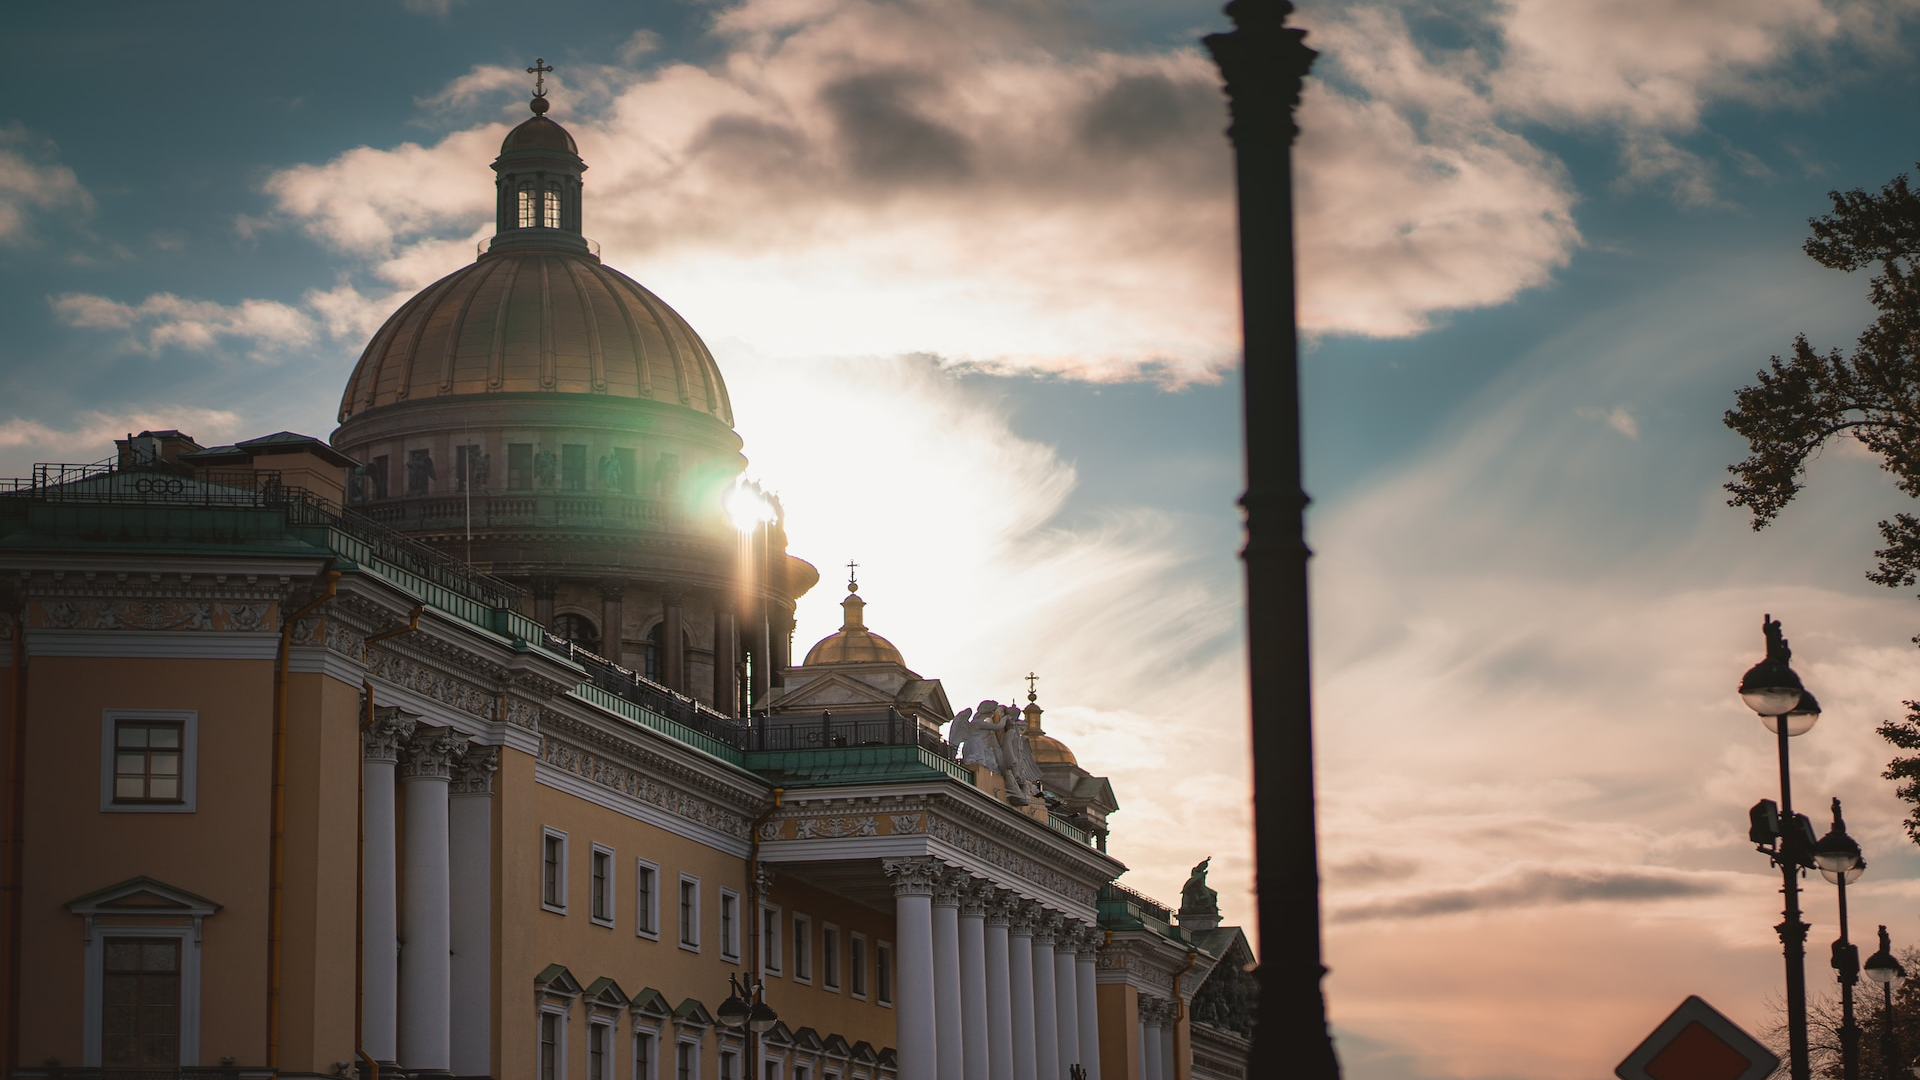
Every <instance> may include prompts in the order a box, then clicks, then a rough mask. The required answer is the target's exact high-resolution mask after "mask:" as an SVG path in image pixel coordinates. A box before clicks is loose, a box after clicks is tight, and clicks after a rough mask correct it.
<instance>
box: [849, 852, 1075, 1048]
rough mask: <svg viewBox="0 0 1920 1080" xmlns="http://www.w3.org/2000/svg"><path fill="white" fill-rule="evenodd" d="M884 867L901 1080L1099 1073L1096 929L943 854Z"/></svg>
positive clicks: (884, 863) (890, 862)
mask: <svg viewBox="0 0 1920 1080" xmlns="http://www.w3.org/2000/svg"><path fill="white" fill-rule="evenodd" d="M881 865H882V867H883V868H884V869H885V871H886V873H887V876H888V877H889V878H891V879H892V880H893V886H894V919H895V928H894V937H895V939H896V941H895V945H894V949H895V952H894V965H895V969H896V970H895V977H894V1011H895V1016H896V1023H897V1024H898V1036H897V1041H898V1044H899V1053H900V1076H901V1077H902V1080H1028V1078H1034V1080H1068V1071H1069V1069H1071V1067H1072V1066H1074V1065H1081V1066H1084V1067H1085V1068H1086V1070H1087V1075H1088V1077H1090V1078H1098V1077H1099V1075H1100V1060H1099V1054H1100V1039H1099V1029H1098V1024H1097V1020H1096V1016H1097V1010H1096V1009H1095V1007H1094V1006H1095V1003H1094V998H1093V968H1094V955H1095V953H1096V951H1097V950H1098V948H1099V944H1100V941H1101V937H1102V935H1101V934H1100V933H1099V931H1098V930H1097V929H1095V928H1094V927H1092V926H1089V925H1086V924H1083V923H1079V922H1077V921H1074V920H1072V919H1067V918H1064V917H1063V916H1061V915H1059V914H1057V913H1055V912H1051V911H1048V910H1046V909H1045V908H1043V907H1042V906H1041V905H1039V904H1037V903H1034V902H1032V901H1029V900H1023V899H1021V898H1019V897H1017V896H1014V895H1013V894H1012V893H1010V892H1008V891H1007V890H1005V889H1000V888H997V887H995V886H994V885H993V884H992V883H991V882H988V881H984V880H982V879H979V878H975V877H973V876H971V875H969V874H967V873H966V872H965V871H963V870H957V869H955V868H953V867H949V866H947V865H946V864H944V863H942V862H940V861H939V860H937V859H932V858H927V857H924V856H922V857H915V858H904V859H885V860H882V863H881ZM1083 996H1084V1001H1083Z"/></svg>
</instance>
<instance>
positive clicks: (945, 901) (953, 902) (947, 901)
mask: <svg viewBox="0 0 1920 1080" xmlns="http://www.w3.org/2000/svg"><path fill="white" fill-rule="evenodd" d="M973 882H974V877H973V875H972V874H969V873H967V872H966V871H965V870H962V869H960V868H959V867H957V866H956V867H949V868H948V869H947V872H946V873H944V874H941V875H940V880H939V881H936V882H934V883H933V902H934V905H935V906H936V907H959V906H960V894H961V893H963V892H966V891H967V889H968V888H969V887H970V886H971V885H972V884H973Z"/></svg>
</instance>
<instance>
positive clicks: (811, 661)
mask: <svg viewBox="0 0 1920 1080" xmlns="http://www.w3.org/2000/svg"><path fill="white" fill-rule="evenodd" d="M858 589H859V586H857V585H853V584H851V583H849V584H848V586H847V598H846V599H845V600H842V601H840V607H841V608H842V609H843V610H844V611H845V612H846V617H845V618H844V619H842V620H841V623H840V629H839V630H838V631H836V632H834V633H831V634H828V635H827V636H826V637H823V638H821V639H820V640H819V641H818V642H816V643H814V646H813V648H811V649H808V650H807V659H806V666H807V667H812V666H813V665H815V664H874V663H892V664H899V665H900V666H901V667H906V666H907V662H906V660H905V659H904V658H903V657H901V655H900V650H899V649H896V648H894V645H893V642H891V641H888V640H887V639H886V638H883V637H881V636H880V635H879V634H876V633H874V632H873V631H871V630H869V629H867V623H866V618H865V616H864V614H863V613H864V612H865V610H866V606H867V602H866V601H865V600H862V599H860V594H859V592H858V591H857V590H858Z"/></svg>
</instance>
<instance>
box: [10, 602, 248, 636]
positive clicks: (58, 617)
mask: <svg viewBox="0 0 1920 1080" xmlns="http://www.w3.org/2000/svg"><path fill="white" fill-rule="evenodd" d="M276 609H277V605H276V604H274V603H272V602H271V601H259V602H255V603H239V604H233V603H223V602H220V601H216V600H151V599H143V600H101V599H80V598H71V599H60V600H53V599H45V600H35V601H33V602H32V604H31V605H30V606H29V608H28V616H27V619H28V625H29V626H31V627H33V628H35V629H41V630H182V631H192V630H220V631H233V632H241V633H248V632H253V633H258V632H264V631H274V630H278V629H279V627H278V625H277V623H276V621H275V616H276V614H277V610H276ZM9 625H11V622H9Z"/></svg>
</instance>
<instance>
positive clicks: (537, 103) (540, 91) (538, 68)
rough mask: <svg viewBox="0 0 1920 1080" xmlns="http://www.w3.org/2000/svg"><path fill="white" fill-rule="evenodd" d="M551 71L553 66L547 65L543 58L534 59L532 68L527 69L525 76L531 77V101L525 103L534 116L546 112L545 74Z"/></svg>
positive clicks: (545, 59)
mask: <svg viewBox="0 0 1920 1080" xmlns="http://www.w3.org/2000/svg"><path fill="white" fill-rule="evenodd" d="M552 70H553V65H552V64H549V63H547V58H546V57H544V56H536V57H534V58H533V66H532V67H530V68H528V69H527V74H529V75H531V76H533V100H532V101H529V102H527V108H529V109H532V110H533V114H534V115H535V116H540V115H542V114H544V113H545V112H546V111H547V72H549V71H552Z"/></svg>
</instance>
